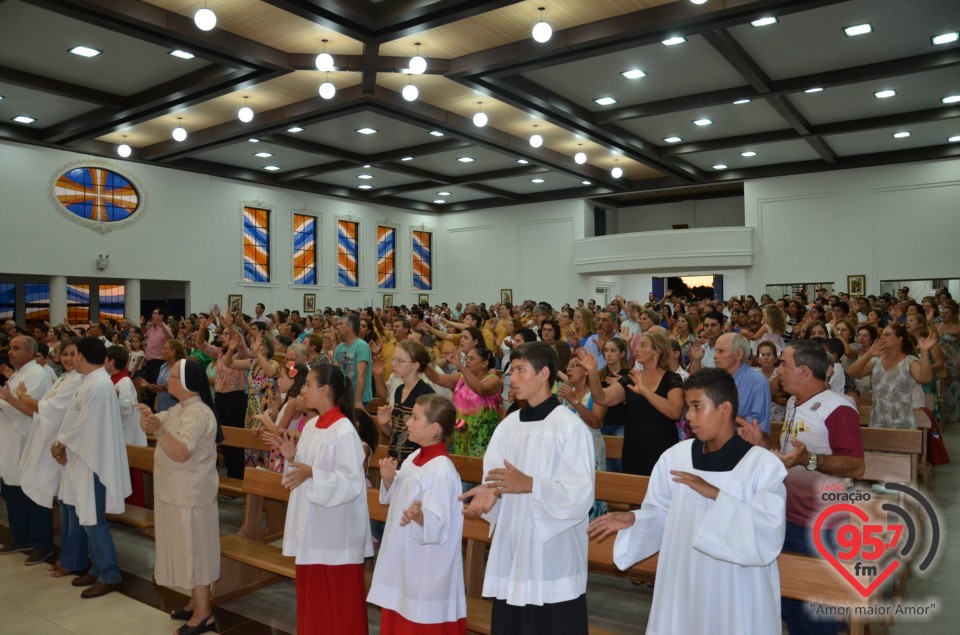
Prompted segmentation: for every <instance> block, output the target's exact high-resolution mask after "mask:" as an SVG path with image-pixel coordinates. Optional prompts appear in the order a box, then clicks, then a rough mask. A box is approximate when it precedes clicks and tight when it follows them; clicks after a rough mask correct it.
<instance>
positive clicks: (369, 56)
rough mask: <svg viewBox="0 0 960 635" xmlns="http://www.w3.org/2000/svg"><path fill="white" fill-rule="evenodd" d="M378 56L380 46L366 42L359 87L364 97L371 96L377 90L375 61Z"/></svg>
mask: <svg viewBox="0 0 960 635" xmlns="http://www.w3.org/2000/svg"><path fill="white" fill-rule="evenodd" d="M379 56H380V45H379V44H376V43H371V42H366V43H365V44H364V45H363V69H362V71H361V80H360V85H361V86H362V88H363V94H364V95H372V94H373V93H374V91H376V89H377V60H378V58H379Z"/></svg>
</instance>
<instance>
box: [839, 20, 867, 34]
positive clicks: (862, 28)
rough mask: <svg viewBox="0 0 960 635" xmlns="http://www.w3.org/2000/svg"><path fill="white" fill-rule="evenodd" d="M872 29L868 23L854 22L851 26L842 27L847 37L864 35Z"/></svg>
mask: <svg viewBox="0 0 960 635" xmlns="http://www.w3.org/2000/svg"><path fill="white" fill-rule="evenodd" d="M871 31H873V27H872V26H870V23H869V22H867V23H865V24H854V25H853V26H847V27H844V28H843V32H844V33H846V34H847V37H853V36H855V35H866V34H867V33H870V32H871Z"/></svg>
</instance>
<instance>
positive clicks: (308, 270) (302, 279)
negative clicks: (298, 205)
mask: <svg viewBox="0 0 960 635" xmlns="http://www.w3.org/2000/svg"><path fill="white" fill-rule="evenodd" d="M293 284H317V218H316V217H315V216H308V215H306V214H294V215H293Z"/></svg>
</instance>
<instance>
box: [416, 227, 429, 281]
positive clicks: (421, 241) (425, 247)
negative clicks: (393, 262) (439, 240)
mask: <svg viewBox="0 0 960 635" xmlns="http://www.w3.org/2000/svg"><path fill="white" fill-rule="evenodd" d="M413 288H414V289H418V290H420V291H431V290H432V289H433V232H425V231H415V232H413Z"/></svg>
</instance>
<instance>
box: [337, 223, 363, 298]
mask: <svg viewBox="0 0 960 635" xmlns="http://www.w3.org/2000/svg"><path fill="white" fill-rule="evenodd" d="M359 235H360V223H357V222H355V221H349V220H338V221H337V284H338V285H339V286H341V287H358V286H360V266H359V264H358V263H359V255H360V254H359V246H358V244H359V240H358V239H359Z"/></svg>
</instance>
